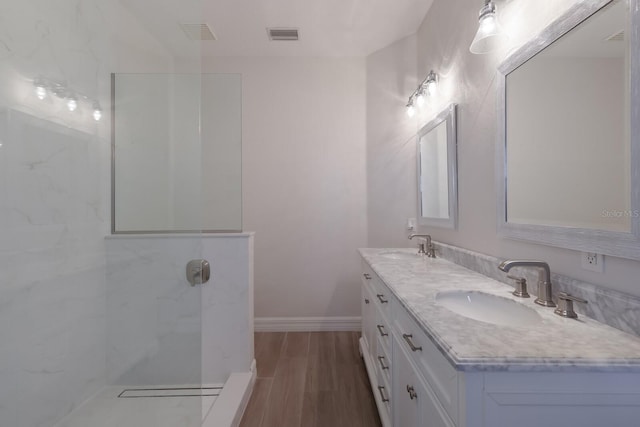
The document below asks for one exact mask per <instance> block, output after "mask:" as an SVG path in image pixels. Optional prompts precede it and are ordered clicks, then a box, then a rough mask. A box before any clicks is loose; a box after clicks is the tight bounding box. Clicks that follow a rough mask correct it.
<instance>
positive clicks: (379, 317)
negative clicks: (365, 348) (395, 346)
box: [375, 310, 391, 354]
mask: <svg viewBox="0 0 640 427" xmlns="http://www.w3.org/2000/svg"><path fill="white" fill-rule="evenodd" d="M387 319H388V318H387V316H385V315H384V314H383V313H382V312H381V311H380V310H376V322H375V336H376V337H377V339H378V344H377V346H378V347H384V348H385V352H386V353H387V354H391V322H390V321H389V320H387Z"/></svg>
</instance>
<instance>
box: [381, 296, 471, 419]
mask: <svg viewBox="0 0 640 427" xmlns="http://www.w3.org/2000/svg"><path fill="white" fill-rule="evenodd" d="M393 312H394V316H395V317H394V323H395V327H396V329H397V332H398V341H399V342H400V345H401V346H402V347H403V348H404V349H405V350H406V351H407V354H409V355H410V357H411V359H412V360H413V362H414V363H415V365H416V366H417V367H418V369H419V370H420V372H421V373H422V375H423V376H424V378H425V379H426V380H427V383H428V385H429V387H430V388H431V389H432V390H433V392H434V393H435V395H436V397H437V398H438V401H439V402H440V404H441V405H442V407H443V408H444V409H445V411H446V412H447V414H448V415H449V417H450V418H451V419H452V420H453V422H454V423H455V424H457V422H458V372H457V371H456V370H455V369H454V368H453V366H451V364H449V362H448V361H447V359H445V357H444V356H443V355H442V353H440V351H439V350H438V349H437V348H436V346H435V345H434V344H433V343H432V342H431V340H430V339H429V338H428V337H427V335H426V334H425V333H424V332H423V331H422V329H420V327H419V326H418V324H417V323H416V322H415V320H413V318H411V316H410V315H409V313H407V311H406V310H405V309H404V307H402V306H400V304H399V303H397V306H396V307H394V309H393Z"/></svg>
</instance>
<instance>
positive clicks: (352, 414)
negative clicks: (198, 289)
mask: <svg viewBox="0 0 640 427" xmlns="http://www.w3.org/2000/svg"><path fill="white" fill-rule="evenodd" d="M359 337H360V333H359V332H286V333H285V332H257V333H256V334H255V354H256V363H257V367H258V378H257V380H256V384H255V386H254V389H253V395H252V396H251V400H250V401H249V404H248V406H247V410H246V411H245V414H244V417H243V419H242V423H241V424H240V426H241V427H342V426H344V427H347V426H348V427H375V426H381V424H380V419H379V418H378V411H377V409H376V404H375V401H374V400H373V395H372V393H371V386H370V385H369V378H368V377H367V372H366V368H365V366H364V362H363V361H362V358H361V357H360V353H359V351H358V338H359Z"/></svg>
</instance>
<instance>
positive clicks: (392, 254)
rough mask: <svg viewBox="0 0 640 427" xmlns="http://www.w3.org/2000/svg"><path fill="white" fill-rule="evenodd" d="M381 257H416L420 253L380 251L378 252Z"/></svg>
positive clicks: (418, 256)
mask: <svg viewBox="0 0 640 427" xmlns="http://www.w3.org/2000/svg"><path fill="white" fill-rule="evenodd" d="M379 255H380V256H382V257H385V258H389V259H418V258H420V255H418V254H417V253H416V254H412V253H409V252H400V251H388V252H380V254H379Z"/></svg>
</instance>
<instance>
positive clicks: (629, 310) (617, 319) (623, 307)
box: [434, 242, 640, 336]
mask: <svg viewBox="0 0 640 427" xmlns="http://www.w3.org/2000/svg"><path fill="white" fill-rule="evenodd" d="M434 244H435V247H436V254H437V256H440V257H442V258H444V259H447V260H449V261H451V262H454V263H456V264H459V265H461V266H463V267H466V268H468V269H470V270H473V271H476V272H478V273H481V274H484V275H485V276H488V277H491V278H492V279H495V280H498V281H500V282H504V283H507V284H510V285H513V282H512V281H511V280H510V279H508V278H507V275H506V274H505V273H503V272H502V271H500V270H499V269H498V265H499V264H500V263H501V262H502V261H504V260H503V259H500V258H495V257H492V256H489V255H485V254H481V253H479V252H474V251H470V250H467V249H463V248H459V247H456V246H452V245H447V244H445V243H440V242H434ZM510 274H513V275H515V276H520V277H524V278H526V279H527V283H528V289H529V293H530V294H532V295H536V293H537V292H536V291H537V288H536V283H537V282H538V275H537V273H536V272H535V271H533V270H532V269H521V268H517V269H516V268H514V269H513V270H511V272H510ZM551 282H552V283H553V293H554V295H556V294H557V293H558V292H566V293H568V294H571V295H575V296H578V297H580V298H584V299H585V300H587V301H588V303H587V304H580V303H574V309H575V311H576V312H577V313H579V314H582V315H585V316H588V317H590V318H592V319H594V320H597V321H599V322H602V323H605V324H607V325H609V326H612V327H614V328H616V329H620V330H622V331H624V332H628V333H631V334H634V335H638V336H640V298H638V297H635V296H632V295H628V294H624V293H622V292H618V291H615V290H610V289H605V288H602V287H599V286H596V285H593V284H591V283H587V282H583V281H580V280H576V279H573V278H571V277H567V276H563V275H561V274H554V273H553V272H552V273H551Z"/></svg>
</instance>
